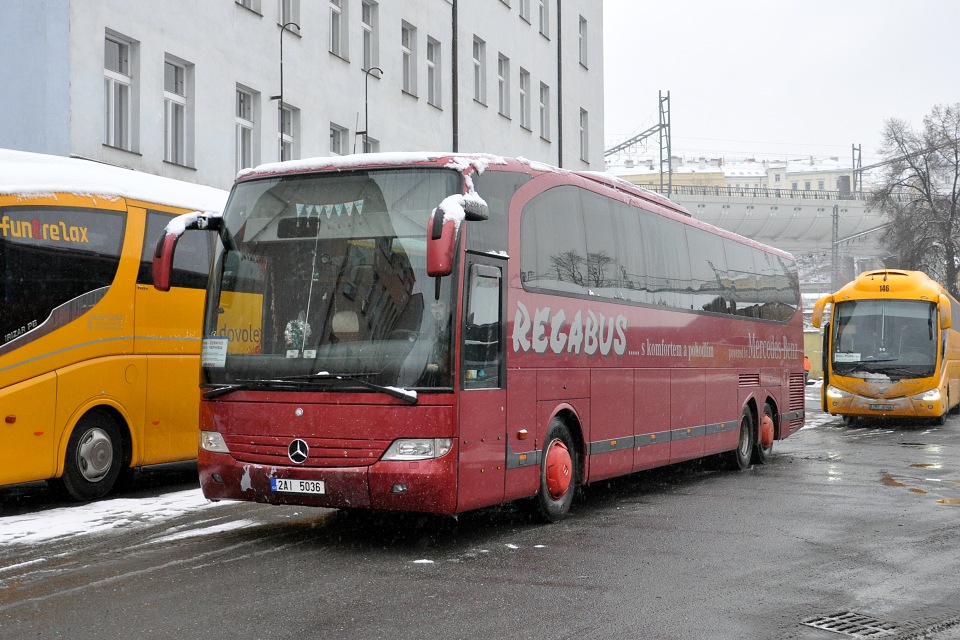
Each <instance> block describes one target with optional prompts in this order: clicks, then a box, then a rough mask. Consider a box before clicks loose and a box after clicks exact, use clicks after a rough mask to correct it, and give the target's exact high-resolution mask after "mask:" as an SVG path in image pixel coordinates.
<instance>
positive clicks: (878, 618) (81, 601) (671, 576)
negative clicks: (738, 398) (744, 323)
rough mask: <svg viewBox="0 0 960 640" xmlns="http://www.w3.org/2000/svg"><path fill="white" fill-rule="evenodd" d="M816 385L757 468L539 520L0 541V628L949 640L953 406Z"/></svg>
mask: <svg viewBox="0 0 960 640" xmlns="http://www.w3.org/2000/svg"><path fill="white" fill-rule="evenodd" d="M818 392H819V390H818V389H816V388H815V387H813V386H811V387H808V388H807V398H808V407H807V410H808V415H807V418H808V419H807V426H805V427H804V429H803V430H801V431H800V432H798V433H797V434H795V435H794V436H792V437H791V438H790V439H788V440H785V441H779V442H777V443H776V445H775V454H776V455H775V456H774V457H773V459H772V460H771V462H770V463H769V464H767V465H764V466H755V467H753V468H751V469H749V470H747V471H742V472H737V471H730V470H726V469H724V468H723V467H722V466H721V465H720V464H718V462H717V461H716V460H708V461H705V462H702V463H695V464H684V465H678V466H674V467H669V468H666V469H662V470H657V471H651V472H645V473H641V474H636V475H634V476H630V477H628V478H622V479H618V480H614V481H610V482H603V483H599V484H598V485H594V486H591V487H588V488H587V490H586V491H585V492H584V495H583V496H580V499H579V501H578V502H577V503H576V504H575V505H574V511H573V513H572V515H571V517H570V518H568V519H567V520H565V521H563V522H561V523H558V524H554V525H540V524H535V523H532V522H530V521H529V520H528V519H527V518H526V517H525V515H524V514H523V512H522V510H520V509H518V508H517V507H516V506H515V505H505V506H501V507H497V508H492V509H485V510H482V511H478V512H474V513H469V514H465V515H462V516H460V517H459V518H457V519H455V520H454V519H448V518H426V517H415V516H413V517H411V516H396V515H364V514H354V513H340V512H335V511H330V510H316V509H298V508H287V507H272V506H265V505H254V504H247V503H219V504H217V505H205V506H204V507H203V508H197V509H195V510H190V511H187V512H184V513H176V514H173V515H171V516H169V517H152V518H149V519H146V518H140V519H136V518H130V521H129V522H124V523H120V524H121V525H122V526H116V527H112V528H106V529H105V530H104V531H102V532H90V533H87V534H81V535H71V536H65V537H63V538H57V539H52V540H47V541H44V542H42V543H38V544H23V543H16V544H8V545H3V546H0V638H3V639H4V640H6V639H16V638H71V639H72V640H85V639H88V638H89V639H93V638H98V639H99V638H120V637H130V638H137V639H138V640H141V639H147V638H158V639H160V638H163V639H166V638H191V639H194V638H196V639H200V638H218V639H219V638H290V639H293V638H338V639H364V640H366V639H371V640H372V639H376V638H384V639H405V638H418V639H419V638H443V639H444V640H450V639H456V638H463V639H475V638H476V639H480V638H484V639H497V638H511V639H515V638H535V639H544V638H576V639H577V640H593V639H597V640H599V639H606V638H652V639H678V640H681V639H682V640H688V639H697V638H704V639H714V638H716V639H727V638H758V639H765V638H770V639H781V638H791V639H800V640H818V639H823V640H829V639H831V638H833V639H838V638H844V637H847V638H850V637H868V638H899V639H904V638H928V639H930V640H947V639H952V638H960V536H958V532H960V417H955V416H951V417H950V418H949V420H948V422H947V424H946V425H945V426H943V427H935V426H913V425H896V424H881V425H862V426H858V427H856V428H848V427H845V426H843V424H842V423H841V421H840V420H839V419H836V418H831V417H829V416H826V415H824V414H823V413H821V412H820V411H819V410H818V408H817V407H818V406H819V399H818ZM183 491H199V490H198V489H196V474H195V471H193V470H191V469H189V468H187V469H184V468H183V467H181V468H179V469H175V470H173V471H170V470H169V469H165V470H162V471H157V472H155V473H153V474H151V473H147V474H144V475H143V477H142V478H141V481H140V483H139V485H138V486H135V487H134V488H133V489H132V490H130V491H128V492H126V493H124V494H123V495H122V496H121V497H122V498H123V499H130V498H137V497H138V496H142V497H144V498H146V497H149V496H157V495H164V494H165V493H172V492H183ZM0 508H2V510H0V514H2V515H0V534H2V531H3V527H4V520H5V519H7V518H9V519H10V520H8V522H10V523H12V522H13V520H12V519H13V518H21V517H37V516H38V515H42V514H44V513H48V514H50V517H51V518H53V515H54V514H61V513H63V511H62V509H69V508H70V507H69V506H68V505H65V504H63V503H60V502H57V501H56V500H55V499H53V498H52V497H50V496H49V494H48V493H46V490H45V488H44V487H42V486H31V487H27V488H18V489H16V490H11V489H6V490H3V491H0ZM161 516H162V514H161ZM111 517H112V516H111ZM116 517H117V518H121V517H122V516H120V515H118V516H116Z"/></svg>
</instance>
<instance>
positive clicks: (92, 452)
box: [77, 429, 113, 482]
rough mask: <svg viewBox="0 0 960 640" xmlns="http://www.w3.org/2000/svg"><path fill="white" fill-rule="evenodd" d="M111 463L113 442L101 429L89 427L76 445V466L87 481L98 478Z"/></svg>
mask: <svg viewBox="0 0 960 640" xmlns="http://www.w3.org/2000/svg"><path fill="white" fill-rule="evenodd" d="M112 464H113V443H112V442H111V441H110V436H108V435H107V433H106V432H105V431H103V430H102V429H91V430H90V431H88V432H86V433H85V434H83V437H82V438H81V439H80V446H79V447H77V468H78V469H79V470H80V474H81V475H82V476H83V477H84V479H86V480H88V481H89V482H96V481H97V480H100V479H101V478H103V477H104V476H105V475H107V472H109V471H110V466H111V465H112Z"/></svg>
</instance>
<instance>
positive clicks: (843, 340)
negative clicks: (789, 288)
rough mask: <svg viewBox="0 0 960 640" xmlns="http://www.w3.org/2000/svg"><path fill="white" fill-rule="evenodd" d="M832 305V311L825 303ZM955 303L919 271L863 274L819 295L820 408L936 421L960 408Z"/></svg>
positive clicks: (851, 416)
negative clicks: (836, 289) (829, 293)
mask: <svg viewBox="0 0 960 640" xmlns="http://www.w3.org/2000/svg"><path fill="white" fill-rule="evenodd" d="M828 303H832V304H830V308H829V312H827V313H826V314H825V312H824V311H825V308H826V306H827V304H828ZM957 308H960V306H958V303H957V301H956V300H955V299H954V298H953V297H952V296H950V295H949V293H947V290H946V289H944V288H943V287H942V286H941V285H939V284H938V283H937V282H935V281H934V280H932V279H931V278H930V277H929V276H927V275H926V274H925V273H922V272H920V271H904V270H900V269H887V270H879V271H867V272H865V273H861V274H860V275H859V276H858V277H857V278H856V279H855V280H854V281H853V282H850V283H848V284H847V285H845V286H844V287H843V288H842V289H840V290H839V291H837V292H836V293H834V294H832V295H828V296H824V297H822V298H820V299H819V300H817V303H816V305H815V306H814V309H813V325H814V326H815V327H820V326H821V325H822V326H823V371H824V378H823V388H822V391H821V401H822V403H823V410H824V411H827V412H829V413H831V414H833V415H839V416H843V418H844V420H845V421H846V422H848V423H851V422H853V421H855V420H857V419H859V418H892V419H900V420H902V419H910V418H925V419H933V420H935V421H937V422H939V423H940V424H943V422H944V420H945V419H946V415H947V413H948V412H950V411H956V410H957V409H958V407H960V334H958V332H957V331H956V330H955V329H954V328H953V322H952V311H953V309H957Z"/></svg>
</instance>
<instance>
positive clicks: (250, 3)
mask: <svg viewBox="0 0 960 640" xmlns="http://www.w3.org/2000/svg"><path fill="white" fill-rule="evenodd" d="M237 4H238V5H240V6H241V7H246V8H247V9H250V11H253V12H254V13H260V0H237Z"/></svg>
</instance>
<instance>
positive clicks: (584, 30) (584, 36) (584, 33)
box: [580, 16, 587, 67]
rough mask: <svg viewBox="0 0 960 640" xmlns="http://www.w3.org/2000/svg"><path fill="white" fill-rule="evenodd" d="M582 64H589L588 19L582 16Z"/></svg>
mask: <svg viewBox="0 0 960 640" xmlns="http://www.w3.org/2000/svg"><path fill="white" fill-rule="evenodd" d="M580 64H582V65H583V66H585V67H586V66H587V19H586V18H584V17H583V16H580Z"/></svg>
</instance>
